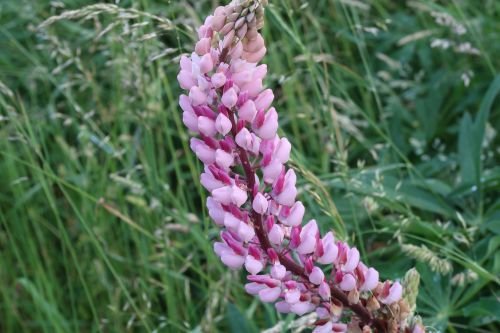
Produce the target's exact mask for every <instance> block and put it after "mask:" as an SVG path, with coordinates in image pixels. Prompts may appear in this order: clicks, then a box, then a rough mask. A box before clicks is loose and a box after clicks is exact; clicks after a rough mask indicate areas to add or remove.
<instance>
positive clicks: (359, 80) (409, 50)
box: [0, 0, 500, 332]
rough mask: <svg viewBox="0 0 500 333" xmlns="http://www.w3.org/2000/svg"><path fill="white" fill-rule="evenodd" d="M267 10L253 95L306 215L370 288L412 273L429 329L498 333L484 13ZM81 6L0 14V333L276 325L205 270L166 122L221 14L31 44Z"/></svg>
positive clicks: (497, 247) (187, 10)
mask: <svg viewBox="0 0 500 333" xmlns="http://www.w3.org/2000/svg"><path fill="white" fill-rule="evenodd" d="M270 3H271V6H270V7H269V8H268V10H267V12H266V26H265V29H264V34H265V37H266V40H267V45H268V50H269V51H268V55H267V56H266V58H265V62H266V63H267V64H268V69H269V73H270V74H269V76H268V79H267V85H268V86H270V87H272V88H273V89H274V90H275V95H276V100H275V104H276V107H277V109H278V111H279V112H280V122H281V125H282V131H283V133H282V134H286V135H287V137H288V138H289V139H290V140H291V142H292V143H293V144H294V151H293V166H294V167H295V168H296V169H297V170H298V171H299V172H298V173H299V178H300V190H301V194H300V196H301V199H302V200H303V201H304V202H305V203H306V204H307V207H308V213H307V214H308V217H309V218H312V217H314V218H316V219H317V220H318V222H319V223H320V225H321V228H322V229H323V230H329V229H333V230H335V231H336V233H337V234H338V235H339V236H341V237H344V238H346V239H349V241H350V242H351V243H352V244H355V245H356V246H358V247H359V248H360V250H361V252H362V256H363V259H364V260H366V261H367V262H368V263H369V264H370V265H374V266H376V267H377V268H378V269H380V271H381V274H382V275H383V277H384V278H391V279H394V278H401V277H402V276H403V275H404V272H405V271H406V270H407V269H409V268H411V267H413V266H416V267H417V269H418V270H419V272H420V274H421V276H422V282H421V289H420V294H419V298H418V314H419V315H421V316H422V317H423V319H424V322H425V323H426V324H427V325H429V326H430V327H432V329H433V330H435V331H442V332H444V331H447V332H498V331H500V326H499V324H498V323H499V320H500V313H499V309H500V306H499V297H500V288H499V278H498V277H499V275H500V199H499V198H500V195H499V194H500V167H499V165H500V148H499V147H500V146H499V142H500V138H499V133H498V131H499V130H500V112H499V111H500V107H499V105H500V99H499V98H498V97H497V96H498V94H499V91H500V76H499V75H498V68H499V67H500V61H499V59H500V58H499V54H500V44H499V43H498V40H499V38H500V33H499V31H500V25H499V23H498V22H500V4H499V2H498V1H494V0H485V1H482V2H481V5H478V4H477V3H476V2H475V1H470V0H469V1H467V0H450V1H431V0H422V1H390V0H373V1H354V0H353V1H350V0H349V1H348V0H343V1H340V0H315V1H309V2H305V1H298V0H271V1H270ZM89 4H92V2H91V1H84V0H65V1H52V2H49V1H31V0H3V1H1V2H0V171H1V173H0V174H1V177H0V318H1V319H0V331H1V332H124V331H133V332H152V331H156V332H259V331H260V330H263V329H265V328H269V327H272V326H274V325H275V324H276V323H277V322H278V321H280V320H288V321H289V320H291V319H292V318H291V317H280V316H278V315H277V314H276V313H275V311H274V309H273V308H272V306H269V305H264V304H262V303H260V302H259V301H258V300H256V299H255V298H253V297H251V296H248V295H246V294H245V293H244V290H243V285H242V282H243V281H244V273H241V272H229V271H228V270H227V269H225V268H224V267H223V266H222V265H221V263H220V262H219V260H218V258H217V257H216V256H215V255H214V254H213V251H212V245H211V243H212V241H213V240H214V239H216V238H217V235H218V231H217V228H216V227H215V226H214V225H213V224H212V223H211V222H210V221H209V219H208V218H207V214H206V211H205V208H204V201H205V198H206V193H205V192H204V191H203V190H202V189H201V188H200V186H199V182H198V175H199V173H200V170H201V166H200V164H199V163H198V162H197V161H196V160H195V158H194V157H193V154H192V153H191V151H190V150H189V147H188V141H187V140H188V134H187V132H186V131H185V129H184V127H183V125H182V122H181V117H180V116H181V112H180V111H179V108H178V107H177V102H176V100H177V96H178V95H179V93H180V89H179V87H178V86H177V82H176V78H175V77H176V73H177V70H178V69H177V63H178V57H179V55H180V54H181V53H183V52H190V50H191V48H192V45H193V43H194V42H193V41H194V39H193V38H194V35H195V33H194V30H193V28H194V27H196V26H198V25H199V24H200V22H201V20H202V18H203V17H205V16H206V15H207V14H208V13H209V12H210V10H211V9H213V8H214V7H213V6H215V5H217V1H183V0H179V1H149V0H140V1H133V2H132V1H130V0H129V1H126V0H122V1H120V3H119V8H122V9H121V10H117V9H116V8H115V7H113V8H115V9H113V10H108V11H105V12H102V13H99V14H98V13H95V12H93V13H89V12H80V13H79V14H75V15H77V17H73V18H66V19H63V18H61V19H60V20H56V21H55V22H52V24H50V25H47V26H44V27H39V25H40V24H41V23H42V22H43V21H44V20H46V19H48V18H49V17H51V16H54V15H59V14H61V13H62V12H63V11H65V10H73V9H79V8H83V7H84V6H85V5H89ZM87 14H88V15H90V17H86V16H85V15H87ZM94 14H95V15H94ZM444 14H446V15H449V17H452V18H454V21H455V22H456V24H455V26H451V27H450V26H446V25H443V24H439V22H437V20H438V21H439V17H441V16H442V15H444ZM78 15H79V16H78ZM436 17H438V19H436ZM441 20H443V19H441ZM444 21H446V20H444ZM448 22H449V21H448ZM457 24H459V25H457ZM462 27H463V28H465V30H466V31H465V32H464V33H463V34H456V33H454V30H455V31H456V30H457V29H458V30H460V29H461V28H462ZM436 39H442V40H448V41H451V42H452V43H453V44H454V45H455V47H457V45H460V44H461V45H462V46H464V45H466V44H464V43H470V47H472V48H474V50H477V51H474V52H476V53H479V54H465V53H459V52H457V51H456V50H454V47H453V46H451V47H449V48H448V49H442V48H439V47H431V44H432V43H433V41H434V46H435V43H436V41H435V40H436ZM464 75H466V76H467V77H470V83H469V84H465V82H464V81H466V80H467V78H465V77H464ZM424 246H425V248H424ZM431 331H432V330H431Z"/></svg>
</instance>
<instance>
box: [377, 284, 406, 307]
mask: <svg viewBox="0 0 500 333" xmlns="http://www.w3.org/2000/svg"><path fill="white" fill-rule="evenodd" d="M402 295H403V286H401V284H400V283H399V282H397V281H396V282H394V283H393V284H392V286H391V285H390V284H389V282H386V283H385V285H384V290H383V291H382V295H380V297H379V301H380V302H381V303H384V304H392V303H396V302H397V301H399V300H400V299H401V296H402Z"/></svg>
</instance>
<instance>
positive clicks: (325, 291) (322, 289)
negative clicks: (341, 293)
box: [318, 281, 331, 300]
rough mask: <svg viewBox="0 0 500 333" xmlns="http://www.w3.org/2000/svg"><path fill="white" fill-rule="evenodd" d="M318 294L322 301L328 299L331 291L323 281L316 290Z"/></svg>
mask: <svg viewBox="0 0 500 333" xmlns="http://www.w3.org/2000/svg"><path fill="white" fill-rule="evenodd" d="M318 293H319V295H320V296H321V298H323V299H324V300H328V299H330V296H331V291H330V286H329V285H328V283H326V282H325V281H323V282H321V284H320V285H319V288H318Z"/></svg>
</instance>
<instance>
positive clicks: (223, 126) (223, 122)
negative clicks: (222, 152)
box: [215, 113, 233, 135]
mask: <svg viewBox="0 0 500 333" xmlns="http://www.w3.org/2000/svg"><path fill="white" fill-rule="evenodd" d="M232 127H233V125H232V124H231V121H230V120H229V118H228V117H226V116H225V115H223V114H222V113H219V115H218V116H217V119H215V128H216V129H217V131H218V132H219V133H220V134H222V135H226V134H227V133H229V131H230V130H231V128H232Z"/></svg>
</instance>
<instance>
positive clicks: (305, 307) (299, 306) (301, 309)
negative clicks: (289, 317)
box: [290, 302, 314, 316]
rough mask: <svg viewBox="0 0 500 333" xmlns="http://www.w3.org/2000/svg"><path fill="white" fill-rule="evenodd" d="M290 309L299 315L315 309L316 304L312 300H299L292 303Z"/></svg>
mask: <svg viewBox="0 0 500 333" xmlns="http://www.w3.org/2000/svg"><path fill="white" fill-rule="evenodd" d="M290 310H291V311H292V312H293V313H296V314H298V315H299V316H302V315H304V314H306V313H308V312H311V311H313V310H314V305H312V304H311V303H310V302H297V303H295V304H292V306H290Z"/></svg>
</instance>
